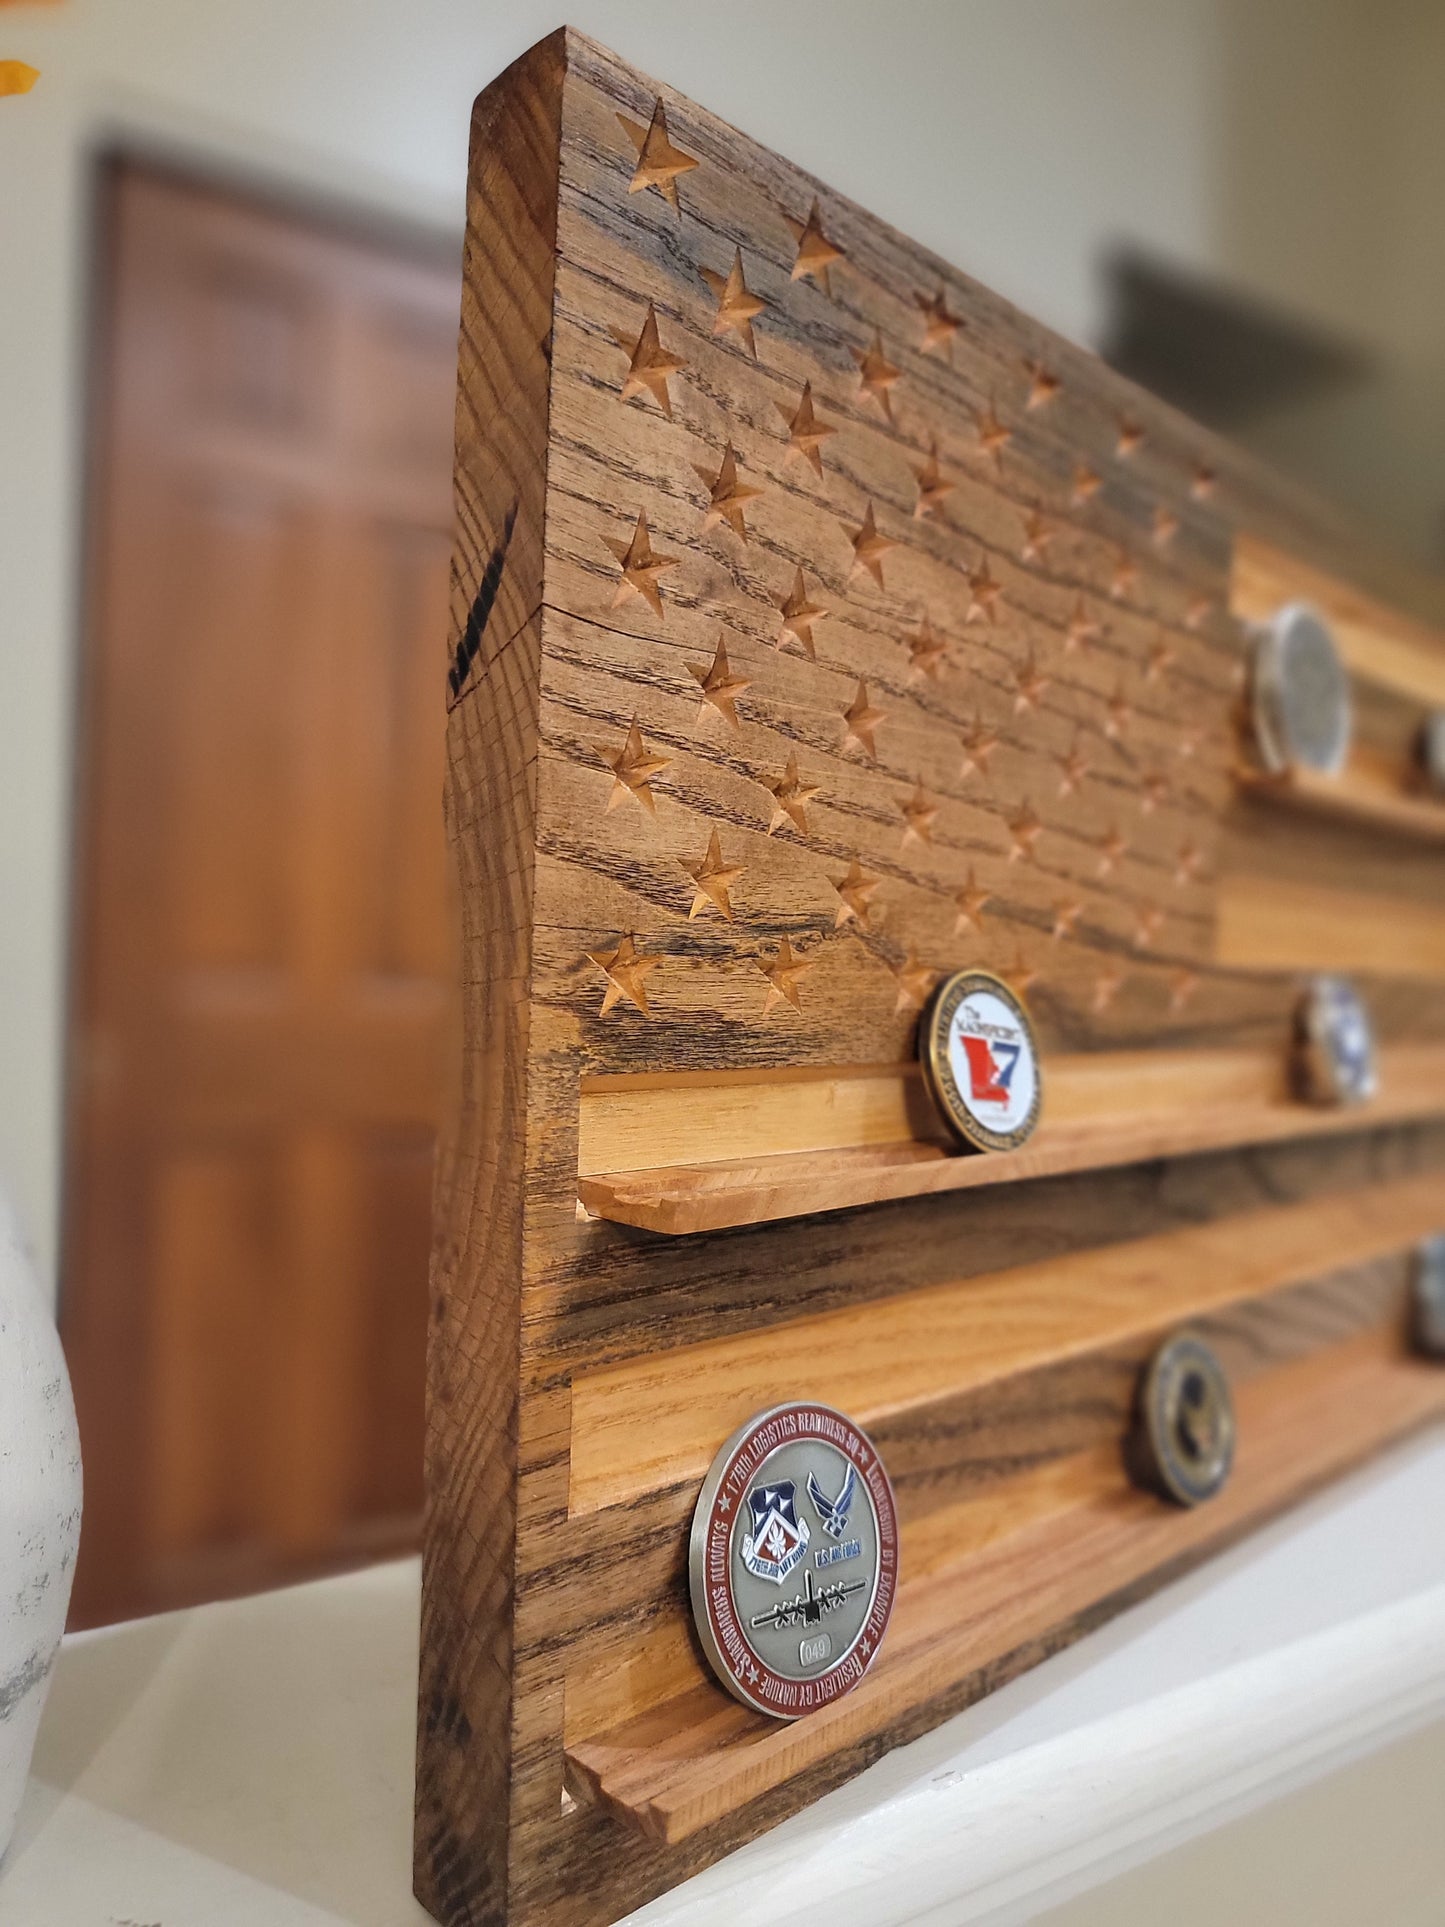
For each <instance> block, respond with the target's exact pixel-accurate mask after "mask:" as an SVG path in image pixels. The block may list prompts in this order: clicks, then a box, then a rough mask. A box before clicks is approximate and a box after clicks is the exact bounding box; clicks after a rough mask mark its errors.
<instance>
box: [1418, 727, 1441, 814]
mask: <svg viewBox="0 0 1445 1927" xmlns="http://www.w3.org/2000/svg"><path fill="white" fill-rule="evenodd" d="M1416 749H1417V754H1418V757H1419V762H1420V776H1421V779H1422V781H1423V782H1424V785H1425V788H1426V789H1427V790H1429V791H1431V792H1432V794H1434V795H1436V796H1445V709H1435V710H1432V711H1431V712H1430V714H1429V715H1428V716H1427V717H1426V718H1425V720H1424V722H1423V723H1422V724H1421V725H1420V735H1419V740H1418V743H1417V745H1416Z"/></svg>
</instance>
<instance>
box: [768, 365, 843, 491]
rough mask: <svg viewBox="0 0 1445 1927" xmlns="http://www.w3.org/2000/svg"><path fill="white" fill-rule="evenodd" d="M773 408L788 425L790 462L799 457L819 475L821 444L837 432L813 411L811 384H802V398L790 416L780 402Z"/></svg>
mask: <svg viewBox="0 0 1445 1927" xmlns="http://www.w3.org/2000/svg"><path fill="white" fill-rule="evenodd" d="M775 406H776V407H777V410H778V413H779V414H780V415H781V416H782V418H783V420H784V421H785V422H786V423H787V424H788V457H789V459H790V460H791V458H792V457H793V456H794V455H801V456H802V457H803V460H804V461H806V462H811V463H812V465H813V472H814V474H816V475H821V474H822V473H823V443H824V442H825V441H827V439H828V437H829V436H830V435H836V434H837V432H838V431H837V429H836V428H835V427H834V426H833V424H832V423H831V422H825V421H822V420H820V419H819V417H818V415H817V413H816V412H815V411H814V408H813V384H812V382H810V381H805V382H804V383H803V394H802V398H801V400H800V401H799V403H798V405H797V407H796V408H795V409H794V410H793V412H792V414H791V415H790V414H789V413H788V411H787V409H786V408H784V407H783V405H782V403H781V402H778V403H776V404H775Z"/></svg>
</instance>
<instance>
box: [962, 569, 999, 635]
mask: <svg viewBox="0 0 1445 1927" xmlns="http://www.w3.org/2000/svg"><path fill="white" fill-rule="evenodd" d="M1002 593H1003V584H1002V583H1001V582H996V581H995V580H994V578H993V576H992V575H990V573H989V567H988V558H987V557H985V558H984V560H983V561H982V562H980V563H979V565H978V567H977V568H976V569H974V570H972V571H971V572H970V574H969V578H968V596H969V601H968V609H967V611H966V613H965V615H964V618H963V619H964V621H965V622H983V621H988V622H997V621H998V599H999V597H1000V595H1001V594H1002Z"/></svg>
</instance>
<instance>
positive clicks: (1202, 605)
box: [1184, 595, 1209, 629]
mask: <svg viewBox="0 0 1445 1927" xmlns="http://www.w3.org/2000/svg"><path fill="white" fill-rule="evenodd" d="M1208 615H1209V597H1208V596H1207V595H1197V596H1194V597H1193V598H1192V599H1191V600H1190V603H1189V607H1188V608H1187V609H1186V610H1185V611H1184V627H1185V628H1186V629H1202V628H1203V627H1204V624H1205V621H1206V619H1207V618H1208Z"/></svg>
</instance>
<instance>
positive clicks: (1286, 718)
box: [1251, 602, 1353, 776]
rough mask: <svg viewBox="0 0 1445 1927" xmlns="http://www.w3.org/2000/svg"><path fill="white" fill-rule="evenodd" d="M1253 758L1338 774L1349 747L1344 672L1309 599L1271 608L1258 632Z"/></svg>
mask: <svg viewBox="0 0 1445 1927" xmlns="http://www.w3.org/2000/svg"><path fill="white" fill-rule="evenodd" d="M1251 698H1252V705H1253V712H1254V735H1255V742H1256V745H1257V746H1258V749H1259V755H1260V760H1261V761H1262V762H1263V764H1264V766H1265V768H1266V769H1268V770H1271V771H1272V772H1274V773H1275V774H1276V775H1279V774H1282V773H1283V772H1285V771H1286V770H1290V769H1308V770H1315V771H1317V772H1319V773H1320V774H1322V775H1325V776H1337V775H1338V774H1339V772H1340V770H1341V769H1342V768H1343V767H1344V762H1345V757H1346V755H1347V754H1348V752H1349V747H1350V732H1351V729H1352V727H1353V709H1352V704H1351V700H1350V679H1349V675H1348V673H1347V671H1346V669H1345V665H1344V663H1343V662H1342V661H1341V659H1340V652H1339V650H1338V649H1337V648H1336V646H1335V639H1334V635H1333V633H1332V631H1331V629H1330V626H1329V624H1328V623H1327V622H1326V621H1325V619H1324V617H1323V616H1322V615H1320V614H1319V612H1318V611H1317V610H1315V609H1312V608H1310V606H1309V605H1308V603H1304V602H1291V603H1287V604H1286V605H1285V607H1284V608H1282V609H1280V610H1278V611H1277V612H1276V614H1275V615H1274V616H1273V617H1272V619H1271V620H1270V622H1269V623H1268V625H1267V626H1266V627H1265V628H1263V629H1262V630H1261V631H1260V632H1259V635H1258V638H1257V640H1256V643H1255V651H1254V676H1253V682H1252V688H1251Z"/></svg>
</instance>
